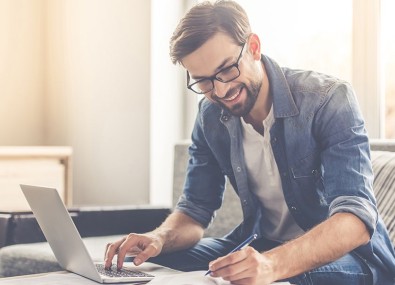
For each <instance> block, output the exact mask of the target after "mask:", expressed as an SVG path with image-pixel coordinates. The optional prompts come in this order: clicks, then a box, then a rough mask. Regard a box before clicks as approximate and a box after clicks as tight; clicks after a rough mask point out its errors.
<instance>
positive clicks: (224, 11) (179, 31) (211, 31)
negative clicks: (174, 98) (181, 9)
mask: <svg viewBox="0 0 395 285" xmlns="http://www.w3.org/2000/svg"><path fill="white" fill-rule="evenodd" d="M217 32H224V33H226V34H228V35H229V36H230V37H231V38H232V39H233V40H234V41H235V43H237V44H239V45H242V44H244V43H245V41H246V40H247V37H248V36H249V34H250V33H251V27H250V23H249V21H248V16H247V14H246V12H245V11H244V9H243V8H242V7H241V6H240V5H239V4H237V3H236V2H234V1H229V0H219V1H216V2H215V3H211V2H209V1H206V2H203V3H200V4H197V5H196V6H194V7H192V8H191V9H190V10H189V12H188V13H187V14H186V15H185V16H184V17H183V18H182V19H181V21H180V22H179V24H178V26H177V28H176V29H175V31H174V33H173V36H172V37H171V39H170V58H171V61H172V62H173V64H176V63H177V62H179V63H180V62H181V60H182V59H183V58H184V57H185V56H187V55H188V54H190V53H192V52H194V51H195V50H196V49H198V48H199V47H200V46H202V45H203V44H204V43H205V42H206V41H207V40H209V39H210V38H211V37H212V36H214V35H215V34H216V33H217Z"/></svg>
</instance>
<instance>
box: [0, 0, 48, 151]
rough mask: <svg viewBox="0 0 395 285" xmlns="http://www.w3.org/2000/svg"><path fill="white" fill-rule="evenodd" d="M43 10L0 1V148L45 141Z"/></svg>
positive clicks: (39, 4) (26, 0)
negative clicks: (1, 146) (0, 146)
mask: <svg viewBox="0 0 395 285" xmlns="http://www.w3.org/2000/svg"><path fill="white" fill-rule="evenodd" d="M43 8H44V5H43V1H41V0H34V1H31V0H0V145H26V144H27V145H39V144H42V143H43V142H44V138H43V131H44V130H43V123H44V116H43V105H42V101H43V94H44V92H43V91H44V78H43V76H44V73H43V65H42V62H43V57H44V43H43V12H44V11H43Z"/></svg>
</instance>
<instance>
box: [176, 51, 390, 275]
mask: <svg viewBox="0 0 395 285" xmlns="http://www.w3.org/2000/svg"><path fill="white" fill-rule="evenodd" d="M262 62H263V64H264V66H265V69H266V72H267V75H268V78H269V82H270V86H269V94H270V96H271V97H272V99H273V111H274V117H275V123H274V125H273V126H272V128H271V130H270V135H271V146H272V149H273V154H274V157H275V160H276V163H277V166H278V169H279V173H280V175H281V182H282V188H283V192H284V197H285V201H286V204H287V206H288V208H289V210H290V213H291V214H292V216H293V218H294V219H295V221H296V223H297V224H298V225H299V226H300V227H301V228H302V229H303V230H305V231H308V230H309V229H311V228H312V227H314V226H315V225H317V224H319V223H321V222H323V221H324V220H326V219H328V217H330V216H332V215H334V214H336V213H339V212H348V213H353V214H354V215H356V216H357V217H359V218H360V219H361V220H362V221H363V222H364V223H365V225H366V227H367V229H368V230H369V233H370V236H371V240H370V242H369V243H368V244H366V245H363V246H361V247H359V248H357V249H356V250H355V251H354V252H355V253H356V254H358V255H359V256H360V257H361V258H363V259H364V260H367V263H368V264H370V265H372V266H379V267H380V268H382V269H383V270H385V271H387V272H390V273H391V275H395V253H394V249H393V246H392V244H391V241H390V239H389V237H388V233H387V230H386V227H385V225H384V223H383V221H382V220H381V218H380V216H379V214H378V212H377V207H376V201H375V197H374V194H373V189H372V188H373V172H372V165H371V160H370V148H369V140H368V136H367V132H366V129H365V127H364V121H363V118H362V115H361V112H360V110H359V107H358V103H357V100H356V98H355V95H354V92H353V90H352V88H351V86H350V85H349V84H348V83H347V82H344V81H341V80H339V79H336V78H333V77H330V76H327V75H324V74H319V73H315V72H311V71H302V70H292V69H289V68H282V67H279V66H278V65H277V63H276V62H274V61H273V60H272V59H270V58H269V57H267V56H264V55H262ZM243 153H244V152H243V145H242V126H241V122H240V118H239V117H235V116H232V115H231V114H229V113H228V112H227V111H225V110H223V109H221V107H220V106H218V105H217V104H214V103H212V102H210V101H209V100H207V99H203V100H202V101H201V102H200V105H199V112H198V115H197V118H196V122H195V126H194V129H193V132H192V144H191V146H190V148H189V154H190V160H189V164H188V169H187V177H186V182H185V186H184V193H183V195H182V196H181V198H180V200H179V202H178V204H177V206H176V210H177V211H182V212H184V213H185V214H187V215H189V216H190V217H192V218H193V219H195V220H196V221H198V222H199V223H201V224H202V225H203V226H204V227H207V226H208V225H209V224H210V222H211V221H212V219H213V218H214V216H215V211H216V210H217V209H219V208H220V207H221V203H222V198H223V193H224V190H225V177H227V178H228V179H229V181H230V183H231V184H232V186H233V188H234V189H235V191H236V192H237V194H238V196H239V198H240V201H241V206H242V211H243V218H244V220H243V222H242V224H241V225H240V226H238V227H237V228H236V229H235V230H234V231H233V232H232V233H230V234H229V235H228V236H229V237H231V238H235V239H237V240H242V239H244V238H246V237H247V236H249V235H250V234H251V233H257V234H258V235H260V236H261V226H262V225H261V223H260V222H261V215H262V211H261V207H262V206H261V205H260V203H259V202H258V199H257V197H256V196H255V195H254V194H253V193H252V192H251V191H250V189H249V186H248V180H247V173H246V171H247V170H246V165H245V162H244V157H243Z"/></svg>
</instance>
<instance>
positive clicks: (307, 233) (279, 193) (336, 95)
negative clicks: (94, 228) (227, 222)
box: [105, 1, 395, 285]
mask: <svg viewBox="0 0 395 285" xmlns="http://www.w3.org/2000/svg"><path fill="white" fill-rule="evenodd" d="M170 49H171V50H170V55H171V58H172V61H173V63H180V64H181V65H182V66H183V67H184V68H185V69H186V71H187V87H188V88H189V89H190V90H192V91H194V92H195V93H198V94H204V96H205V98H204V99H203V100H202V101H201V102H200V104H199V112H198V115H197V118H196V123H195V127H194V130H193V133H192V145H191V146H190V157H191V159H190V161H189V165H188V171H187V177H186V183H185V187H184V193H183V195H182V196H181V198H180V200H179V202H178V204H177V206H176V209H175V211H174V212H173V213H172V214H171V215H170V216H169V217H168V218H167V220H166V221H165V222H164V223H163V224H162V225H161V226H160V227H159V228H157V229H156V230H154V231H152V232H149V233H146V234H129V235H128V236H126V237H124V238H123V239H121V240H118V241H116V242H114V243H111V244H109V246H108V248H107V251H106V258H105V262H106V266H107V267H109V266H111V262H112V260H113V258H114V256H115V255H116V254H117V255H118V256H117V265H118V267H120V266H122V264H123V262H124V259H125V256H126V254H127V253H128V252H132V251H134V252H136V250H137V255H136V257H135V259H134V263H135V264H137V265H138V264H141V263H142V262H144V261H146V260H147V259H149V258H150V261H152V262H157V263H160V264H163V265H166V266H169V267H172V268H176V269H179V270H199V269H208V268H209V269H210V270H211V275H212V276H214V277H222V278H224V279H225V280H230V281H232V283H234V284H249V285H254V284H260V285H265V284H270V283H271V282H273V281H276V280H287V281H290V282H291V283H293V284H320V285H322V284H331V285H332V284H337V285H339V284H344V285H346V284H347V285H351V284H380V285H387V284H388V285H389V284H394V283H395V281H394V280H395V279H394V276H395V257H394V256H395V254H394V249H393V245H392V244H391V242H390V240H389V238H388V234H387V231H386V228H385V225H384V224H383V222H382V220H381V218H380V215H379V213H378V212H377V208H376V202H375V198H374V194H373V190H372V181H373V173H372V168H371V162H370V153H369V141H368V136H367V133H366V130H365V127H364V121H363V118H362V116H361V113H360V110H359V108H358V104H357V100H356V98H355V95H354V92H353V90H352V88H351V86H350V85H349V84H348V83H347V82H344V81H342V80H339V79H337V78H333V77H330V76H327V75H324V74H320V73H317V72H311V71H301V70H293V69H290V68H285V67H279V66H278V64H277V63H276V62H275V61H274V60H273V59H271V58H270V57H268V56H266V55H263V54H262V53H261V52H262V50H261V44H260V39H259V37H258V35H256V34H254V33H253V32H252V31H251V28H250V25H249V22H248V18H247V15H246V14H245V12H244V10H243V9H242V8H241V7H240V6H239V5H238V4H237V3H235V2H233V1H218V2H215V3H210V2H204V3H201V4H198V5H197V6H195V7H193V8H192V9H191V10H190V11H189V12H188V13H187V14H186V15H185V17H184V18H183V19H182V20H181V21H180V23H179V25H178V27H177V29H176V31H175V32H174V34H173V37H172V39H171V47H170ZM226 176H227V178H228V179H229V181H230V183H231V184H232V186H233V188H234V189H235V191H236V192H237V194H238V196H239V197H240V201H241V205H242V210H243V216H244V221H243V223H242V224H241V225H240V226H239V227H237V228H236V229H235V230H234V231H232V232H231V233H230V234H228V235H227V236H225V237H223V238H202V237H203V232H204V228H205V227H207V226H208V225H209V224H210V222H211V221H212V219H213V217H214V213H215V211H216V210H217V209H218V208H220V206H221V203H222V197H223V192H224V185H225V177H226ZM252 234H256V235H257V237H258V238H257V240H255V241H254V242H253V243H252V244H251V245H250V246H248V247H246V248H244V249H242V250H239V251H236V252H233V253H230V254H228V253H229V252H230V251H232V249H233V248H235V247H236V246H237V245H239V244H240V243H241V242H242V241H243V240H245V239H246V238H247V237H248V236H251V235H252Z"/></svg>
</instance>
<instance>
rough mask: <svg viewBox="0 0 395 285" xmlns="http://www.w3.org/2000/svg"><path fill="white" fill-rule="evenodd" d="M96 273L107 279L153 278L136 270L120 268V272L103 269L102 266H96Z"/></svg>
mask: <svg viewBox="0 0 395 285" xmlns="http://www.w3.org/2000/svg"><path fill="white" fill-rule="evenodd" d="M96 268H97V271H99V273H100V274H103V275H106V276H108V277H154V276H153V275H151V274H147V273H144V272H141V271H138V270H130V269H125V268H122V269H121V270H118V269H116V270H112V269H111V268H110V269H105V268H104V265H103V264H96Z"/></svg>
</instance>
